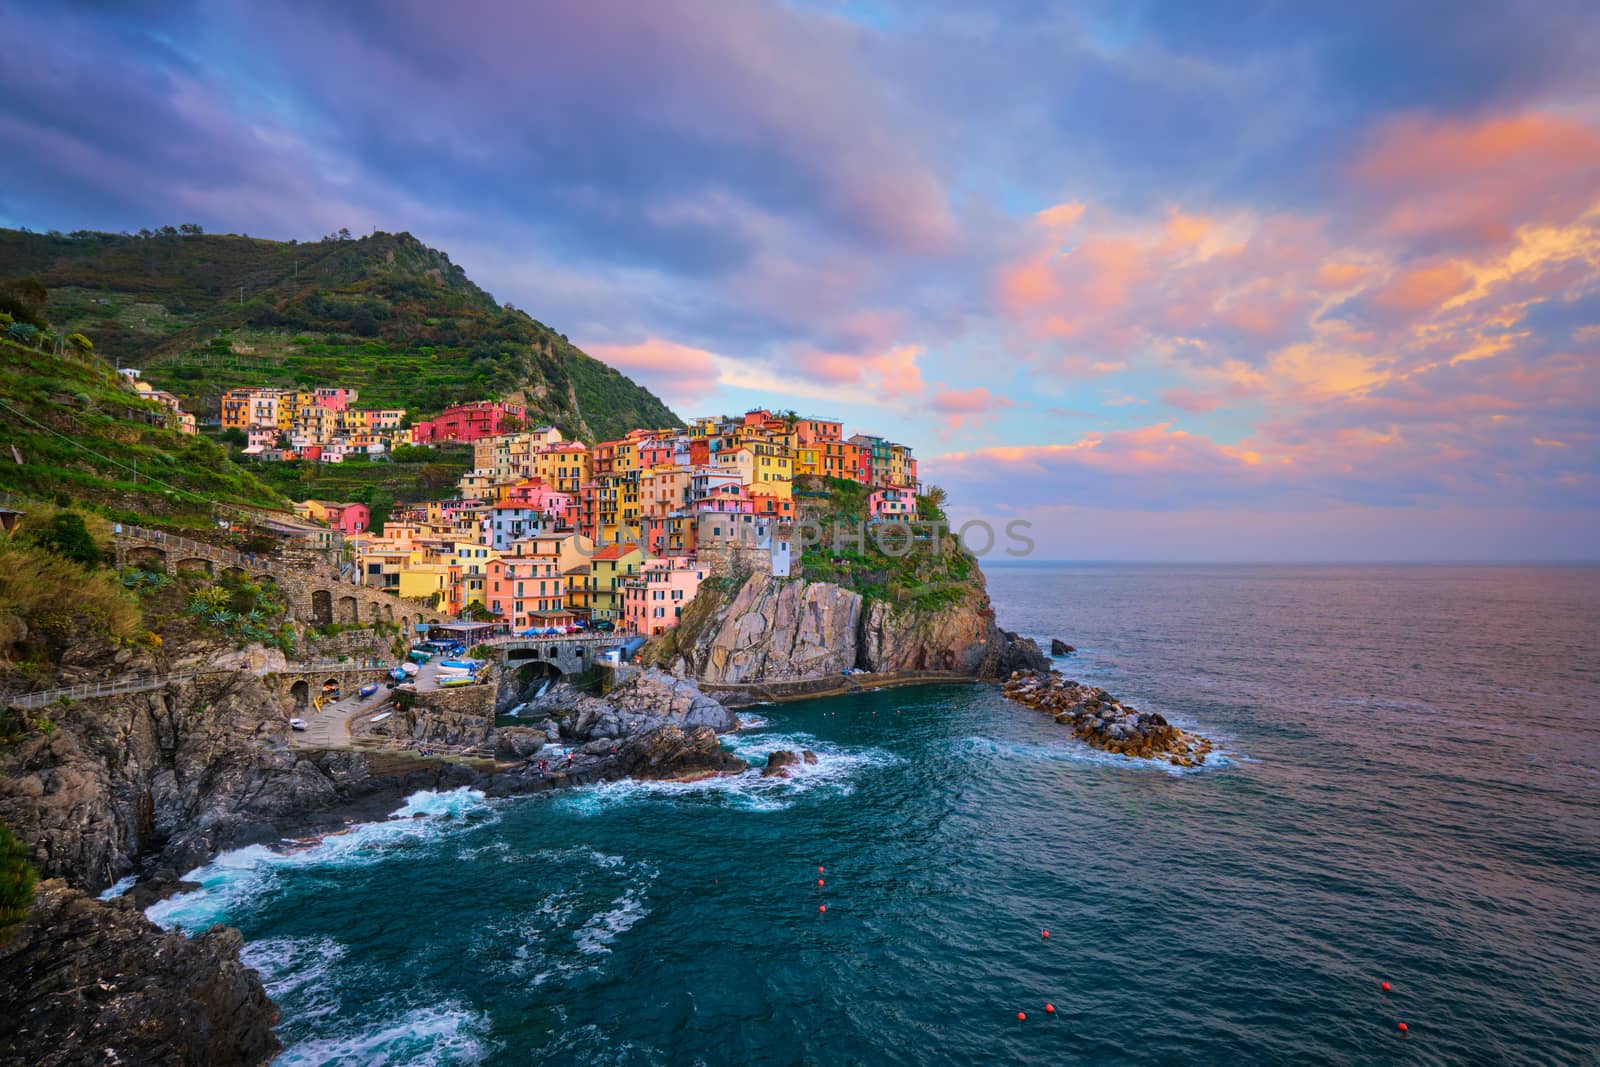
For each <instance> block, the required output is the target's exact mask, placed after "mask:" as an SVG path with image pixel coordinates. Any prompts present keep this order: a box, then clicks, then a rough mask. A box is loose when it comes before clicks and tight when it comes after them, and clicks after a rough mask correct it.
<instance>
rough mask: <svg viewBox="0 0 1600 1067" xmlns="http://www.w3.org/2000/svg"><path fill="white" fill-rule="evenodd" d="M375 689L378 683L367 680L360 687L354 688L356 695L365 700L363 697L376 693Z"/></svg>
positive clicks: (376, 689)
mask: <svg viewBox="0 0 1600 1067" xmlns="http://www.w3.org/2000/svg"><path fill="white" fill-rule="evenodd" d="M377 691H378V683H377V682H368V683H367V684H366V685H364V686H362V687H361V688H360V689H358V690H356V696H358V697H360V698H361V699H362V700H365V699H367V697H369V696H371V695H372V694H373V693H376V692H377Z"/></svg>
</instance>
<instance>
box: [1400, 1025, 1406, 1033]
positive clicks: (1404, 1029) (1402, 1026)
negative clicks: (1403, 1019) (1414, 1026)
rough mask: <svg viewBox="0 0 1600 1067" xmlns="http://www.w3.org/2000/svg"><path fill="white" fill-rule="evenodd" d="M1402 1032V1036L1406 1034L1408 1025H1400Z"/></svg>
mask: <svg viewBox="0 0 1600 1067" xmlns="http://www.w3.org/2000/svg"><path fill="white" fill-rule="evenodd" d="M1400 1032H1401V1033H1402V1034H1403V1033H1405V1032H1406V1024H1405V1023H1401V1024H1400Z"/></svg>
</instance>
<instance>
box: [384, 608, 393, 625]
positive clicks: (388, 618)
mask: <svg viewBox="0 0 1600 1067" xmlns="http://www.w3.org/2000/svg"><path fill="white" fill-rule="evenodd" d="M383 621H384V622H394V605H393V604H385V605H384V606H383Z"/></svg>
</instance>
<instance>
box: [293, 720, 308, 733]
mask: <svg viewBox="0 0 1600 1067" xmlns="http://www.w3.org/2000/svg"><path fill="white" fill-rule="evenodd" d="M305 728H306V721H305V720H304V719H290V720H289V729H291V730H304V729H305Z"/></svg>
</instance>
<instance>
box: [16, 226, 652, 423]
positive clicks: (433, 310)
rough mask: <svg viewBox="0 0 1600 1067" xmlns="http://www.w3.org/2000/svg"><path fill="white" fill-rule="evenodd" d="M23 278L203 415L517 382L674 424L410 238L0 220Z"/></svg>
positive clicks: (569, 404) (533, 391)
mask: <svg viewBox="0 0 1600 1067" xmlns="http://www.w3.org/2000/svg"><path fill="white" fill-rule="evenodd" d="M28 278H37V279H38V280H39V281H40V282H41V283H42V284H43V285H44V287H45V289H46V291H47V293H48V303H47V305H46V307H45V310H44V317H45V318H47V319H48V320H49V321H50V322H51V323H52V324H53V325H54V326H55V327H56V328H57V329H58V331H60V332H62V333H66V332H70V331H81V332H83V333H85V334H88V335H89V336H90V337H92V338H93V339H94V342H95V346H96V351H98V352H100V353H101V354H103V355H106V356H107V357H109V358H114V359H115V360H117V361H118V362H119V363H121V364H122V365H123V366H135V367H140V368H143V370H144V378H145V380H146V381H148V382H150V383H151V384H153V385H155V386H157V387H158V388H162V389H167V390H169V391H170V392H172V393H175V394H177V395H178V396H179V397H181V398H183V399H184V400H185V401H186V403H185V408H186V409H187V410H191V411H194V412H196V413H197V414H198V415H199V416H200V417H201V419H202V421H204V420H205V419H206V418H208V417H213V416H215V414H216V413H217V410H218V398H219V396H220V394H221V393H222V392H223V391H224V390H226V389H229V388H233V387H235V386H240V385H279V386H294V385H313V384H314V385H345V386H352V387H354V388H356V389H358V390H359V391H360V395H361V399H360V403H361V406H363V407H368V406H373V407H377V406H382V407H405V408H407V409H409V410H411V411H413V412H414V413H415V414H417V415H419V416H423V417H425V416H427V415H429V414H432V413H434V412H437V411H439V410H440V409H442V408H444V407H446V406H448V405H450V404H454V403H461V402H465V401H471V400H482V399H485V398H488V397H492V396H500V395H505V394H510V393H517V392H520V393H521V394H522V397H523V399H524V401H525V402H526V403H527V404H528V407H529V412H530V416H529V417H530V420H531V421H533V422H535V423H552V424H554V425H556V426H559V427H561V428H562V430H563V431H564V432H566V433H567V434H569V435H570V436H574V437H579V438H583V439H587V440H599V439H604V438H609V437H617V436H620V435H621V434H623V433H624V432H626V431H627V430H629V429H632V428H634V427H636V426H679V425H682V424H681V422H680V421H679V420H678V418H677V417H676V416H675V415H673V413H672V412H671V411H670V410H669V409H668V408H667V407H666V405H665V404H663V403H662V402H661V401H660V400H659V399H657V398H656V397H655V396H654V395H653V394H652V393H650V392H649V391H648V390H646V389H644V388H642V387H640V386H639V385H637V384H636V383H634V382H632V381H631V380H629V379H628V378H626V377H624V376H623V375H621V374H619V373H617V372H616V371H615V370H613V369H611V368H610V367H607V366H606V365H605V364H603V363H600V362H599V361H598V360H595V359H593V358H591V357H590V356H588V355H586V354H584V353H583V352H582V351H580V350H579V349H578V348H577V347H576V346H574V345H573V344H571V343H570V342H568V341H567V339H566V337H565V336H563V335H562V334H560V333H558V332H556V331H555V330H553V329H551V328H550V327H548V326H546V325H544V324H543V323H541V322H538V321H537V320H535V319H533V318H530V317H529V316H528V315H527V314H525V313H524V312H522V311H519V310H517V309H515V308H512V307H509V306H503V305H500V304H498V303H496V302H495V300H494V298H493V297H491V296H490V295H489V294H488V293H486V292H484V291H483V290H482V289H480V288H478V287H477V286H476V285H474V284H473V283H472V282H471V281H470V280H468V279H467V277H466V274H465V273H464V272H463V271H462V269H461V268H460V267H459V266H457V265H456V264H454V263H451V262H450V259H449V257H448V256H446V255H445V254H444V253H443V252H439V251H436V250H434V249H431V248H428V247H426V246H425V245H423V244H422V243H421V242H420V241H418V240H417V239H416V238H414V237H412V236H411V235H410V234H406V233H399V234H389V233H375V234H372V235H371V236H369V237H362V238H359V239H349V238H345V239H340V238H337V237H332V238H327V239H324V240H321V241H315V242H305V243H300V242H294V241H288V242H285V241H269V240H263V239H260V238H253V237H243V236H237V235H232V234H228V235H206V234H198V233H185V232H179V231H178V230H176V229H172V228H170V227H169V228H167V229H165V230H163V231H161V232H156V233H149V234H140V235H125V234H106V233H92V232H88V231H78V232H75V233H72V234H68V235H63V234H37V233H28V232H23V231H18V230H4V229H0V287H3V286H4V285H5V284H6V283H7V282H16V281H19V280H22V279H28Z"/></svg>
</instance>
